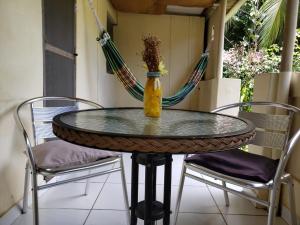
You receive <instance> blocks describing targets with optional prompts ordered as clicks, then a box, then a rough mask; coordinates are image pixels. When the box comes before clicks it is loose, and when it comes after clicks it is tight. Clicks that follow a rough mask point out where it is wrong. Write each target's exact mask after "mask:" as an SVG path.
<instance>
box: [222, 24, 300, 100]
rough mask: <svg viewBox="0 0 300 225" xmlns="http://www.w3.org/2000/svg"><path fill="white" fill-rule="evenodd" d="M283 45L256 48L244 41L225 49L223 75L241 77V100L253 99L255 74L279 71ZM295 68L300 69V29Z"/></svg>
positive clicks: (295, 53)
mask: <svg viewBox="0 0 300 225" xmlns="http://www.w3.org/2000/svg"><path fill="white" fill-rule="evenodd" d="M281 51H282V47H280V46H279V45H277V44H273V45H271V46H270V47H268V48H262V49H261V50H256V48H255V47H253V46H247V45H246V46H245V45H244V43H242V44H240V45H236V46H234V47H233V48H230V49H229V50H227V51H225V54H224V71H223V75H224V77H227V78H238V79H241V82H242V83H241V101H242V102H245V101H251V100H252V96H253V82H254V76H255V75H257V74H261V73H273V72H274V73H275V72H276V73H277V72H279V67H280V61H281ZM293 70H294V71H300V29H298V30H297V37H296V43H295V51H294V57H293Z"/></svg>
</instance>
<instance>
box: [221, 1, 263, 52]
mask: <svg viewBox="0 0 300 225" xmlns="http://www.w3.org/2000/svg"><path fill="white" fill-rule="evenodd" d="M259 6H260V1H259V0H247V1H246V2H245V4H244V5H243V6H242V7H241V8H240V10H239V11H238V12H237V14H236V15H235V16H233V17H232V18H231V19H230V20H229V21H228V22H227V23H226V30H225V49H226V50H228V49H229V48H232V47H233V46H234V45H236V44H241V43H244V44H245V45H249V46H256V45H257V40H258V35H257V29H258V27H259V26H260V24H261V23H260V19H259Z"/></svg>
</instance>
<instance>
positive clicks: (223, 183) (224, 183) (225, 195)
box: [222, 181, 229, 206]
mask: <svg viewBox="0 0 300 225" xmlns="http://www.w3.org/2000/svg"><path fill="white" fill-rule="evenodd" d="M222 185H223V187H226V182H225V181H222ZM223 192H224V198H225V205H226V206H229V197H228V192H227V191H223Z"/></svg>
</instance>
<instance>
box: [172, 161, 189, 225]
mask: <svg viewBox="0 0 300 225" xmlns="http://www.w3.org/2000/svg"><path fill="white" fill-rule="evenodd" d="M185 172H186V167H185V164H183V165H182V170H181V176H180V183H179V188H178V195H177V202H176V207H175V212H174V225H176V224H177V219H178V213H179V208H180V203H181V197H182V191H183V185H184V181H185Z"/></svg>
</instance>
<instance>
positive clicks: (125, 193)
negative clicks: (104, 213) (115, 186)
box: [120, 156, 131, 225]
mask: <svg viewBox="0 0 300 225" xmlns="http://www.w3.org/2000/svg"><path fill="white" fill-rule="evenodd" d="M120 167H121V171H120V172H121V179H122V186H123V196H124V202H125V207H126V214H127V224H128V225H129V224H130V218H131V217H130V208H129V200H128V192H127V186H126V177H125V170H124V161H123V156H121V159H120Z"/></svg>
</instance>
